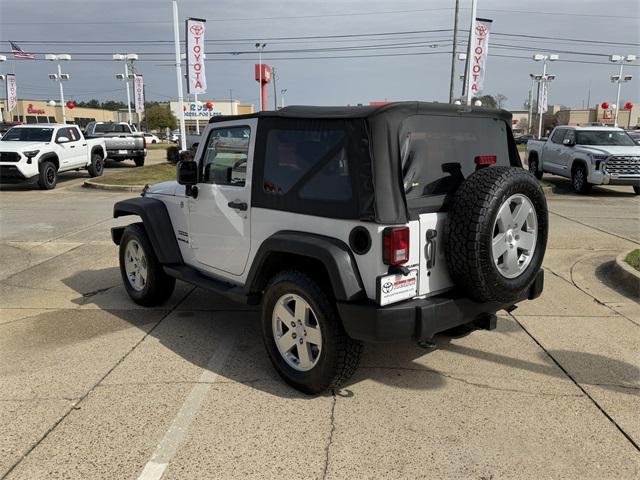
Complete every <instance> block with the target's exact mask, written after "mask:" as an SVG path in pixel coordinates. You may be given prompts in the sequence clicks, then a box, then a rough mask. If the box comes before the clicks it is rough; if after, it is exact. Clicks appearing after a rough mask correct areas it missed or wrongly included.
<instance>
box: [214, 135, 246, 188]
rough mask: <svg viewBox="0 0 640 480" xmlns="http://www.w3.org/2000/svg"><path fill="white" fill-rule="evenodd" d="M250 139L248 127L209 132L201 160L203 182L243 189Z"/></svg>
mask: <svg viewBox="0 0 640 480" xmlns="http://www.w3.org/2000/svg"><path fill="white" fill-rule="evenodd" d="M250 139H251V128H250V127H248V126H241V127H227V128H217V129H215V130H211V133H210V134H209V139H208V140H207V148H206V149H205V151H204V157H203V160H202V171H203V182H204V183H213V184H216V185H232V186H234V187H244V185H245V182H246V178H247V159H248V156H249V140H250Z"/></svg>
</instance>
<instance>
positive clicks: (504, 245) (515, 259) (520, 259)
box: [492, 194, 538, 278]
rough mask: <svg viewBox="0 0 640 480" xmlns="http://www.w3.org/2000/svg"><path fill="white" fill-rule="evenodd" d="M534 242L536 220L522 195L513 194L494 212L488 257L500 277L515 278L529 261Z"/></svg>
mask: <svg viewBox="0 0 640 480" xmlns="http://www.w3.org/2000/svg"><path fill="white" fill-rule="evenodd" d="M537 240H538V218H537V216H536V211H535V208H534V207H533V204H532V203H531V200H529V199H528V198H527V197H526V196H524V195H521V194H516V195H513V196H511V197H509V198H508V199H507V201H506V202H504V203H503V204H502V206H501V207H500V210H498V216H497V217H496V221H495V223H494V225H493V242H492V257H493V262H494V263H495V265H496V267H497V268H498V271H499V272H500V274H501V275H502V276H503V277H506V278H516V277H518V276H519V275H520V274H521V273H522V272H524V271H525V270H526V268H527V267H528V266H529V263H530V262H531V259H532V258H533V253H534V251H535V248H536V243H537Z"/></svg>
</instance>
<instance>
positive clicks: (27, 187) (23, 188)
mask: <svg viewBox="0 0 640 480" xmlns="http://www.w3.org/2000/svg"><path fill="white" fill-rule="evenodd" d="M79 178H84V179H86V180H88V179H89V178H91V177H90V176H89V174H88V173H87V171H86V170H80V171H79V172H76V171H72V172H63V173H61V174H60V175H59V176H58V183H57V185H56V188H57V187H63V186H64V184H65V183H67V182H70V181H72V180H77V179H79ZM33 190H40V187H38V183H37V182H36V181H33V182H27V183H0V191H8V192H30V191H33ZM40 191H41V192H42V193H45V194H46V193H48V192H55V188H54V189H53V190H40Z"/></svg>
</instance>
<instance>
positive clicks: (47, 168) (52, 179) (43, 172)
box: [38, 160, 58, 190]
mask: <svg viewBox="0 0 640 480" xmlns="http://www.w3.org/2000/svg"><path fill="white" fill-rule="evenodd" d="M57 183H58V169H57V168H56V166H55V164H54V163H53V162H49V161H47V160H45V161H43V162H40V165H39V166H38V186H39V187H40V188H41V189H42V190H51V189H53V188H56V184H57Z"/></svg>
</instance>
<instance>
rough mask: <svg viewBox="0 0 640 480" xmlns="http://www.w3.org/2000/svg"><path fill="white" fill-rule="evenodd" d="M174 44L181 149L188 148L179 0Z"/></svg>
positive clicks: (174, 28) (174, 27)
mask: <svg viewBox="0 0 640 480" xmlns="http://www.w3.org/2000/svg"><path fill="white" fill-rule="evenodd" d="M172 4H173V46H174V49H175V53H176V82H177V84H178V106H179V107H178V111H179V112H180V150H181V151H185V150H186V149H187V139H186V138H185V137H186V131H185V130H186V129H185V126H184V95H183V93H182V65H181V64H180V27H178V2H176V0H173V2H172Z"/></svg>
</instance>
